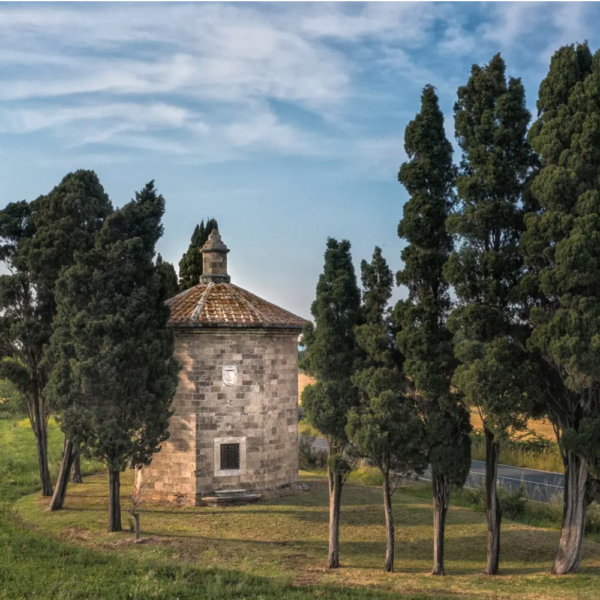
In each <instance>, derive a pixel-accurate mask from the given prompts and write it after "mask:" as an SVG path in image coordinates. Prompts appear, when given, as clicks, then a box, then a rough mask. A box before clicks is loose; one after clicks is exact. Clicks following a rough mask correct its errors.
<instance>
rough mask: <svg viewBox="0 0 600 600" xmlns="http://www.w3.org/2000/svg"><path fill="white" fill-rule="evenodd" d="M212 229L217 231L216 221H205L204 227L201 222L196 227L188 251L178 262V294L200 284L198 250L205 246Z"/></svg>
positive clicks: (200, 264) (200, 254) (200, 256)
mask: <svg viewBox="0 0 600 600" xmlns="http://www.w3.org/2000/svg"><path fill="white" fill-rule="evenodd" d="M213 229H219V224H218V223H217V220H216V219H207V220H206V225H205V224H204V220H202V222H201V223H200V225H196V228H195V229H194V233H193V234H192V240H191V242H190V245H189V247H188V250H187V252H186V253H185V254H184V255H183V256H182V257H181V260H180V261H179V291H180V292H183V291H185V290H187V289H189V288H191V287H193V286H195V285H198V283H199V282H200V276H201V275H202V253H201V252H200V250H201V249H202V246H204V244H206V240H208V236H209V235H210V232H211V231H212V230H213Z"/></svg>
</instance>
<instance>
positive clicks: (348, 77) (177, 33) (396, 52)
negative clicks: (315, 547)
mask: <svg viewBox="0 0 600 600" xmlns="http://www.w3.org/2000/svg"><path fill="white" fill-rule="evenodd" d="M599 13H600V6H598V5H597V4H594V3H585V4H576V3H560V2H558V3H548V4H543V3H537V2H535V3H490V4H476V3H456V4H453V3H415V4H410V3H369V4H359V3H351V4H342V3H335V4H325V3H311V4H301V3H290V4H284V3H260V4H254V3H243V4H216V3H210V4H187V3H186V4H161V3H147V4H145V3H122V4H121V3H118V4H117V3H110V4H108V3H107V4H101V3H92V4H76V3H73V4H71V3H69V4H46V3H44V4H18V3H13V4H1V5H0V80H1V81H2V84H1V85H0V161H1V177H0V192H1V193H0V202H1V203H2V205H4V204H5V203H7V202H10V201H13V200H20V199H24V198H25V199H28V200H31V199H34V198H35V197H36V196H38V195H39V194H42V193H46V192H48V191H49V190H50V189H51V188H52V187H53V186H54V185H56V184H57V183H58V182H59V181H60V179H61V178H62V176H63V175H65V174H66V173H67V172H69V171H72V170H75V169H78V168H87V169H94V170H95V171H96V172H97V173H98V175H99V177H100V179H101V181H102V183H103V185H104V187H105V189H106V191H107V192H108V194H109V195H110V197H111V199H112V201H113V203H114V204H115V205H117V206H120V205H122V204H123V203H125V202H127V201H128V200H129V199H130V198H131V197H132V196H133V194H134V192H135V191H136V190H138V189H140V188H141V187H142V186H143V185H144V184H145V183H146V182H147V181H149V180H150V179H155V181H156V185H157V187H158V189H159V191H161V192H162V193H163V195H164V196H165V198H166V200H167V211H166V215H165V219H164V224H165V235H164V237H163V239H162V240H161V242H160V245H159V251H160V252H161V253H162V255H163V257H164V258H165V259H166V260H169V261H171V262H173V263H175V264H177V263H178V261H179V259H180V257H181V254H182V253H183V252H184V251H185V249H186V248H187V245H188V243H189V238H190V236H191V233H192V230H193V228H194V225H195V224H196V223H197V222H199V221H200V220H201V219H202V218H205V217H207V216H214V217H216V218H217V219H218V221H219V224H220V229H221V233H222V236H223V239H224V241H225V242H226V243H227V244H228V246H229V247H230V249H231V253H230V255H229V264H230V273H231V275H232V280H233V282H234V283H236V284H238V285H240V286H242V287H245V288H246V289H249V290H250V291H252V292H254V293H257V294H258V295H261V296H262V297H264V298H266V299H267V300H270V301H272V302H275V303H277V304H279V305H281V306H283V307H284V308H287V309H288V310H291V311H293V312H295V313H297V314H299V315H301V316H303V317H310V303H311V302H312V300H313V298H314V293H315V285H316V282H317V278H318V276H319V273H320V272H321V270H322V265H323V252H324V249H325V242H326V238H327V237H328V236H332V237H336V238H338V239H342V238H347V239H349V240H350V241H351V242H352V248H353V256H354V261H355V265H356V268H357V274H358V273H359V264H360V260H361V259H363V258H367V259H368V258H370V256H371V254H372V252H373V247H374V246H375V245H380V246H381V247H382V248H383V251H384V255H385V256H386V258H387V260H388V261H389V263H390V265H391V267H392V268H393V269H394V270H395V271H396V270H397V269H399V268H400V267H401V261H400V251H401V248H402V244H401V242H400V240H399V239H398V237H397V234H396V229H397V224H398V221H399V219H400V218H401V217H402V205H403V203H404V202H405V201H406V198H407V196H406V193H405V191H404V189H403V188H402V187H401V186H400V184H399V183H398V182H397V179H396V177H397V171H398V166H399V165H400V164H401V163H402V161H403V160H404V159H405V155H404V150H403V141H402V138H403V132H404V128H405V127H406V124H407V123H408V121H409V120H410V119H411V118H412V117H413V116H414V114H415V113H416V112H417V111H418V109H419V103H420V91H421V89H422V87H423V86H424V85H425V84H427V83H432V84H433V85H435V86H436V88H437V90H438V94H439V96H440V100H441V105H442V109H443V110H444V113H445V115H446V129H447V131H448V135H449V136H452V135H453V119H452V106H453V103H454V99H455V96H456V89H457V87H458V86H459V85H462V84H464V83H465V82H466V80H467V78H468V76H469V71H470V67H471V65H472V64H473V63H479V64H481V63H485V62H487V61H488V60H489V59H490V58H491V57H492V56H493V54H495V53H496V52H501V53H502V55H503V57H504V58H505V60H506V61H507V66H508V73H509V74H510V75H513V76H517V77H521V78H522V80H523V82H524V84H525V88H526V92H527V101H528V105H529V108H530V110H531V111H532V113H534V114H535V100H536V96H537V90H538V87H539V83H540V81H541V79H542V78H543V77H544V75H545V73H546V72H547V69H548V64H549V60H550V57H551V55H552V53H553V52H554V50H556V49H557V48H558V47H560V46H561V45H564V44H570V43H573V42H583V41H584V40H586V39H587V40H588V41H589V42H590V45H591V47H592V50H595V49H596V47H597V46H598V41H597V39H596V38H597V37H598V34H597V33H596V30H597V23H598V22H599V21H598V17H599ZM455 158H456V160H458V158H459V157H458V155H455ZM402 295H403V294H402V290H396V291H395V294H394V296H395V297H396V298H398V297H401V296H402Z"/></svg>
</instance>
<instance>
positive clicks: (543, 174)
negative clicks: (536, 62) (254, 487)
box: [522, 44, 600, 574]
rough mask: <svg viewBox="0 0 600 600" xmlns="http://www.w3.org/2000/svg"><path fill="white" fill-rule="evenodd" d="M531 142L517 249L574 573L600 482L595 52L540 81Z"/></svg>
mask: <svg viewBox="0 0 600 600" xmlns="http://www.w3.org/2000/svg"><path fill="white" fill-rule="evenodd" d="M537 108H538V119H537V121H536V122H535V123H534V124H533V126H532V128H531V131H530V135H529V139H530V141H531V144H532V146H533V148H534V149H535V151H536V152H537V153H538V154H539V156H540V158H541V169H540V171H539V174H538V175H537V177H536V178H535V181H534V182H533V186H532V191H533V195H534V197H535V200H536V201H537V203H538V210H536V211H532V212H531V213H530V214H528V215H527V217H526V225H527V230H526V232H525V233H524V234H523V238H522V248H523V253H524V255H525V257H526V264H527V267H528V274H527V276H526V277H525V278H524V280H523V284H522V289H523V290H524V292H525V293H526V294H527V295H528V296H529V299H530V306H531V312H530V319H531V324H532V326H533V332H532V335H531V337H530V339H529V342H528V347H529V348H530V349H531V350H532V351H533V352H535V353H536V355H537V356H538V357H539V359H540V360H539V362H540V364H541V365H542V366H543V367H544V369H545V371H544V381H545V383H546V385H547V388H546V390H545V394H544V395H543V398H544V400H545V405H546V406H545V408H546V411H547V414H548V416H549V418H550V420H551V421H552V423H553V425H554V426H555V430H556V431H557V436H558V441H559V447H560V450H561V455H562V458H563V463H564V468H565V488H564V503H563V521H562V528H561V536H560V542H559V547H558V552H557V555H556V559H555V562H554V566H553V573H556V574H564V573H574V572H577V571H578V570H579V565H580V559H581V544H582V541H583V534H584V527H585V517H586V507H587V504H588V502H590V501H591V498H592V496H591V493H590V492H591V488H592V485H591V483H592V482H591V479H590V476H589V474H588V471H589V470H590V469H591V471H592V473H593V474H594V475H596V476H599V475H600V472H599V469H598V467H599V466H600V465H599V463H598V456H599V455H600V361H599V360H598V348H599V346H598V340H599V339H600V266H599V265H600V233H599V232H600V52H596V53H595V54H594V56H592V54H591V52H590V50H589V48H588V46H587V44H582V45H576V46H573V45H571V46H565V47H563V48H561V49H560V50H558V51H557V52H556V53H555V54H554V56H553V58H552V60H551V63H550V69H549V72H548V75H547V76H546V78H545V79H544V80H543V81H542V83H541V85H540V90H539V98H538V102H537Z"/></svg>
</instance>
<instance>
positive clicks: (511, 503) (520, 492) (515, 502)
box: [498, 484, 527, 520]
mask: <svg viewBox="0 0 600 600" xmlns="http://www.w3.org/2000/svg"><path fill="white" fill-rule="evenodd" d="M498 500H500V508H501V509H502V514H503V515H504V516H505V517H506V518H507V519H512V520H514V519H519V518H521V517H522V516H523V515H524V514H525V508H526V506H527V496H526V495H525V486H524V485H523V484H521V486H520V487H519V488H518V489H516V490H509V489H507V488H504V487H500V486H498Z"/></svg>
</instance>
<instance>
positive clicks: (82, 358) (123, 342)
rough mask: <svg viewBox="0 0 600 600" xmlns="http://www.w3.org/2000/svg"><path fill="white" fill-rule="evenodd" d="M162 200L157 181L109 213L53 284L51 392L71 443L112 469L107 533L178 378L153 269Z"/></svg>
mask: <svg viewBox="0 0 600 600" xmlns="http://www.w3.org/2000/svg"><path fill="white" fill-rule="evenodd" d="M164 204H165V203H164V199H163V197H162V196H160V195H157V193H156V190H155V188H154V183H153V182H151V183H149V184H148V185H146V187H145V188H144V189H143V190H142V191H141V192H139V193H137V194H136V197H135V199H134V200H132V201H131V202H129V203H128V204H126V205H125V206H124V207H122V208H121V209H119V210H117V211H115V212H114V213H113V214H112V215H111V216H110V217H108V218H107V219H106V221H105V223H104V225H103V227H102V229H101V230H100V232H99V233H98V235H97V236H96V243H95V245H94V248H93V249H91V250H90V251H89V252H87V253H82V254H80V255H78V257H77V262H76V263H75V265H74V266H73V267H71V268H70V269H68V270H67V271H65V272H63V274H62V276H61V277H60V279H59V280H58V282H57V303H58V312H57V317H56V320H55V326H54V331H53V335H52V341H51V348H50V353H51V355H52V357H53V370H52V373H51V377H50V382H49V384H48V386H47V393H48V394H49V396H50V397H51V399H52V401H53V402H55V403H56V405H57V406H59V407H60V409H61V414H62V426H63V428H64V430H65V432H66V433H67V434H68V437H69V440H72V441H73V443H75V444H82V445H83V446H84V447H85V448H86V451H87V452H88V453H90V454H91V455H92V456H93V457H95V458H97V459H99V460H102V461H103V462H104V463H105V464H106V465H107V467H108V472H109V486H110V493H109V531H120V530H121V510H120V501H119V488H120V472H121V471H123V470H124V469H125V468H126V466H127V465H129V464H133V465H134V466H141V465H147V464H149V462H150V461H151V460H152V455H153V454H154V453H155V452H156V451H157V450H158V446H159V444H160V443H161V442H162V441H164V440H165V439H167V437H168V431H167V428H168V423H169V417H170V415H171V413H170V410H169V406H170V403H171V399H172V397H173V395H174V393H175V389H176V386H177V381H178V375H177V373H178V365H177V362H176V360H175V359H174V358H173V332H172V330H170V329H169V328H167V320H168V317H169V308H168V306H166V305H165V300H166V299H167V290H166V287H165V280H164V278H163V277H161V275H160V274H159V273H158V272H157V268H156V266H155V264H154V260H153V258H154V252H155V246H156V243H157V241H158V239H159V238H160V236H161V235H162V231H163V228H162V225H161V218H162V216H163V213H164Z"/></svg>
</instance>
